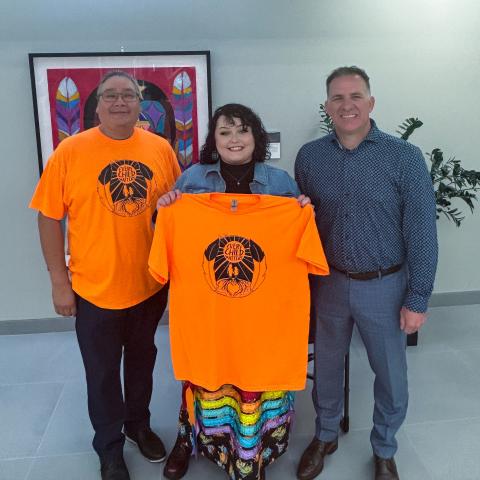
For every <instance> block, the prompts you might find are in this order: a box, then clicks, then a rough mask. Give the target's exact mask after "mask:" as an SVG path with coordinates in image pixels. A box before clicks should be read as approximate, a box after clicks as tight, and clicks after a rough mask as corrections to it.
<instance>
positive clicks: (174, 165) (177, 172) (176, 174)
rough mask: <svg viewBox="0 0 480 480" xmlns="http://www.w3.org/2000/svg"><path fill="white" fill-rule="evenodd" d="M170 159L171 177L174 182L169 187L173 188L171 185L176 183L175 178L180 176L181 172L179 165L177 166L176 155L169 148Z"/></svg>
mask: <svg viewBox="0 0 480 480" xmlns="http://www.w3.org/2000/svg"><path fill="white" fill-rule="evenodd" d="M170 157H171V162H172V168H173V177H174V181H173V184H172V186H171V187H172V188H173V185H174V184H175V182H176V181H177V178H178V177H179V176H180V175H181V174H182V171H181V170H180V165H179V164H178V159H177V155H176V154H175V151H174V150H173V148H170Z"/></svg>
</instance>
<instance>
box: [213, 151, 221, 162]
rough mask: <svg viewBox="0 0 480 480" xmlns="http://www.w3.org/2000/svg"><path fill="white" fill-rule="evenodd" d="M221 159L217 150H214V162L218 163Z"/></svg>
mask: <svg viewBox="0 0 480 480" xmlns="http://www.w3.org/2000/svg"><path fill="white" fill-rule="evenodd" d="M219 158H220V155H219V154H218V152H217V151H216V150H214V151H213V152H212V160H214V161H215V162H218V159H219Z"/></svg>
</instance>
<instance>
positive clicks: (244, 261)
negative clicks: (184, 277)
mask: <svg viewBox="0 0 480 480" xmlns="http://www.w3.org/2000/svg"><path fill="white" fill-rule="evenodd" d="M203 271H204V273H205V278H206V280H207V282H208V284H209V285H210V288H212V290H214V291H215V292H216V293H218V294H220V295H225V296H227V297H232V298H241V297H246V296H247V295H250V294H251V293H252V292H254V291H255V290H256V289H257V288H258V287H259V286H260V285H261V284H262V282H263V281H264V280H265V276H266V273H267V263H266V259H265V253H264V252H263V250H262V248H261V247H260V246H259V245H258V244H257V243H255V242H254V241H253V240H250V239H248V238H244V237H239V236H237V235H228V236H224V237H219V238H217V239H216V240H215V241H213V242H212V243H211V244H210V245H209V246H208V247H207V248H206V249H205V252H204V256H203Z"/></svg>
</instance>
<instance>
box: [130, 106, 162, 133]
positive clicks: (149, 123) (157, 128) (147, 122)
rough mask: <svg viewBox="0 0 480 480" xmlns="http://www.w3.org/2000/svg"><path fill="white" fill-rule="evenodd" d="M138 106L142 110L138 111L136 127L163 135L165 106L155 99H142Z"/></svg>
mask: <svg viewBox="0 0 480 480" xmlns="http://www.w3.org/2000/svg"><path fill="white" fill-rule="evenodd" d="M140 107H141V109H142V111H141V112H140V116H139V119H138V122H137V127H141V128H144V129H145V130H150V131H151V132H154V133H158V134H160V135H164V134H165V119H166V116H167V113H166V111H165V107H164V106H163V105H162V104H161V103H160V102H158V101H155V100H142V102H141V103H140Z"/></svg>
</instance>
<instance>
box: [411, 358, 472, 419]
mask: <svg viewBox="0 0 480 480" xmlns="http://www.w3.org/2000/svg"><path fill="white" fill-rule="evenodd" d="M408 365H409V382H410V388H409V389H410V406H409V411H408V416H407V423H417V422H425V421H441V420H451V419H461V418H465V417H476V416H480V402H479V398H480V378H479V377H478V375H476V374H475V373H473V372H472V371H471V370H469V369H468V368H465V364H464V362H463V361H462V360H461V359H460V358H459V357H458V355H457V354H456V353H455V352H443V353H425V354H422V355H411V356H409V358H408Z"/></svg>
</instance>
